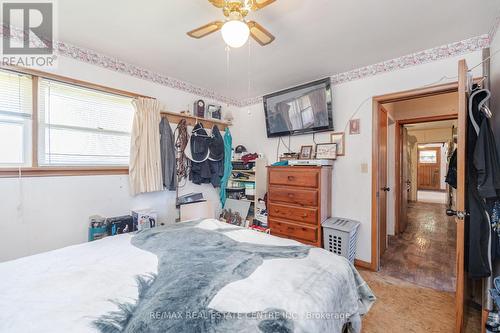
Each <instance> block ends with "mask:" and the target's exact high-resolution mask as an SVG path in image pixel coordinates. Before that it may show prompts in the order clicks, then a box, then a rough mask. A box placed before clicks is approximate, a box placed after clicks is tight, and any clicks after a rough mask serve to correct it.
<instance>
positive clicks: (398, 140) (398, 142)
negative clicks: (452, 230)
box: [394, 85, 458, 234]
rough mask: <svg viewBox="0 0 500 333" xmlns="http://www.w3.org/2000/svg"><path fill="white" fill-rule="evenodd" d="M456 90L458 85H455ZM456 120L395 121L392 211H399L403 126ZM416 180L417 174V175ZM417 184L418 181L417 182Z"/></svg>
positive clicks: (397, 218)
mask: <svg viewBox="0 0 500 333" xmlns="http://www.w3.org/2000/svg"><path fill="white" fill-rule="evenodd" d="M457 89H458V85H457ZM456 119H458V113H451V114H444V115H439V116H428V117H417V118H407V119H399V120H396V121H395V132H396V137H395V139H394V143H395V149H394V154H395V156H394V158H395V163H394V165H395V172H394V193H395V194H394V197H395V198H396V201H395V203H394V210H395V211H396V212H399V211H400V209H401V191H402V189H401V182H400V181H399V180H400V178H401V174H402V168H403V165H402V162H401V161H402V158H403V156H402V154H403V137H402V136H401V129H402V128H403V126H404V125H410V124H421V123H429V122H433V121H445V120H456ZM417 178H418V174H417ZM417 182H418V180H417ZM399 226H400V216H399V214H397V213H396V216H395V219H394V232H395V234H399V233H400V227H399Z"/></svg>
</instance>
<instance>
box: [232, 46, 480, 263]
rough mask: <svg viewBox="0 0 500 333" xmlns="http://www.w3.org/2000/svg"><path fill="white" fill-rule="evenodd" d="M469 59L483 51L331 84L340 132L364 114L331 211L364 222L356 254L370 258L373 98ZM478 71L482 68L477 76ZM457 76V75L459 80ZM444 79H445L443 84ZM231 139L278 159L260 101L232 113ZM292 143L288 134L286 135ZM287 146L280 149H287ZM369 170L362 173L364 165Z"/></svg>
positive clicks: (337, 173) (336, 181) (350, 139)
mask: <svg viewBox="0 0 500 333" xmlns="http://www.w3.org/2000/svg"><path fill="white" fill-rule="evenodd" d="M463 58H465V59H467V61H468V63H469V64H470V65H471V66H472V65H475V64H478V63H480V62H481V52H474V53H471V54H468V55H466V56H460V57H455V58H450V59H445V60H441V61H436V62H432V63H428V64H424V65H420V66H416V67H411V68H406V69H402V70H398V71H394V72H389V73H385V74H381V75H376V76H373V77H369V78H366V79H362V80H356V81H351V82H347V83H344V84H340V85H337V86H334V87H333V98H334V102H333V104H334V123H335V130H336V131H340V132H342V131H345V129H346V128H347V124H348V121H349V119H350V118H351V115H352V114H353V113H354V112H355V111H356V109H357V108H358V107H359V106H360V104H361V103H362V102H363V101H364V102H365V103H364V104H363V105H362V106H361V108H360V110H359V112H358V113H357V115H356V116H355V117H356V118H360V119H361V134H359V135H352V136H349V135H346V156H344V157H339V159H338V160H337V161H336V162H335V166H334V176H333V195H332V201H333V203H332V204H333V206H332V207H333V215H335V216H343V217H349V218H353V219H356V220H359V221H361V223H362V226H361V230H360V236H359V237H360V238H359V241H358V252H357V258H358V259H361V260H364V261H368V262H370V261H371V151H372V149H371V148H372V147H371V142H372V103H371V97H373V96H376V95H382V94H386V93H391V92H397V91H401V90H408V89H413V88H418V87H422V86H423V85H428V84H432V83H435V82H437V81H438V80H440V79H441V78H442V77H443V76H448V77H454V76H456V75H457V69H458V60H460V59H463ZM477 75H480V69H478V72H476V73H475V76H477ZM455 80H456V79H455ZM443 82H446V81H441V82H440V83H443ZM234 116H235V126H234V128H233V142H234V143H235V144H244V145H245V146H246V147H247V148H248V149H249V150H250V151H256V152H261V153H264V154H266V156H267V157H268V159H269V161H270V162H272V161H274V160H276V148H277V145H278V139H276V138H273V139H268V138H267V137H266V124H265V119H264V112H263V108H262V105H261V104H256V105H252V106H249V107H246V108H243V110H242V112H238V113H235V114H234ZM316 141H317V142H328V141H329V133H320V134H318V135H316ZM285 142H286V143H288V138H286V139H285ZM312 143H313V141H312V135H303V136H295V137H292V138H291V146H292V148H293V150H295V151H298V150H299V148H300V146H301V145H304V144H312ZM283 150H284V148H283V145H282V148H281V151H283ZM365 163H366V164H368V166H369V169H368V170H369V171H368V172H367V173H363V172H362V168H361V166H362V164H365Z"/></svg>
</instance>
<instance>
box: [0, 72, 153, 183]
mask: <svg viewBox="0 0 500 333" xmlns="http://www.w3.org/2000/svg"><path fill="white" fill-rule="evenodd" d="M0 68H1V69H3V70H6V71H11V72H16V73H20V74H25V75H30V76H31V78H32V85H33V86H32V118H31V119H32V122H31V153H30V155H31V166H19V167H3V166H0V178H11V177H57V176H93V175H127V174H128V171H129V167H128V166H40V165H39V163H38V144H39V142H38V140H39V135H38V93H39V92H38V83H39V79H40V78H43V79H48V80H53V81H58V82H61V83H65V84H71V85H74V86H77V87H82V88H87V89H93V90H97V91H100V92H105V93H110V94H115V95H119V96H124V97H130V98H137V97H146V98H150V97H149V96H144V95H141V94H137V93H133V92H129V91H125V90H120V89H115V88H110V87H106V86H103V85H99V84H95V83H90V82H86V81H81V80H77V79H73V78H69V77H65V76H60V75H57V74H52V73H47V72H43V71H39V70H34V69H27V68H20V67H16V66H0Z"/></svg>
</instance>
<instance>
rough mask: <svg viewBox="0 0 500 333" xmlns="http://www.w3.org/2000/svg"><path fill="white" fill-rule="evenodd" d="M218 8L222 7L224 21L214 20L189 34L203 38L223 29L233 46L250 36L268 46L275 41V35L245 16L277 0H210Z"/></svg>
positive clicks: (226, 39) (242, 42)
mask: <svg viewBox="0 0 500 333" xmlns="http://www.w3.org/2000/svg"><path fill="white" fill-rule="evenodd" d="M208 1H209V2H210V3H211V4H212V5H214V6H215V7H217V8H222V12H223V13H224V16H226V17H227V19H226V20H224V21H220V20H219V21H213V22H210V23H209V24H206V25H204V26H202V27H199V28H197V29H194V30H192V31H190V32H188V33H187V34H188V35H189V36H190V37H193V38H197V39H199V38H202V37H205V36H207V35H210V34H211V33H214V32H216V31H219V30H221V32H222V38H223V39H224V41H225V42H226V44H228V45H229V46H231V47H234V48H237V47H241V46H243V45H244V44H245V43H246V42H247V40H248V37H249V36H252V38H253V39H255V40H256V41H257V42H258V43H259V44H260V45H262V46H266V45H268V44H270V43H272V42H273V41H274V39H275V38H274V36H273V35H272V34H271V33H270V32H269V31H267V30H266V29H264V27H262V26H261V25H260V24H259V23H257V22H255V21H246V20H245V17H246V16H247V15H248V14H249V13H250V12H251V11H256V10H259V9H262V8H264V7H266V6H268V5H270V4H272V3H273V2H275V1H276V0H208Z"/></svg>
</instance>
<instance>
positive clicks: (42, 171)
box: [0, 166, 128, 178]
mask: <svg viewBox="0 0 500 333" xmlns="http://www.w3.org/2000/svg"><path fill="white" fill-rule="evenodd" d="M98 175H128V167H126V166H114V167H82V166H78V167H67V166H65V167H36V168H35V167H21V177H69V176H98ZM17 177H19V168H0V178H17Z"/></svg>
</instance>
